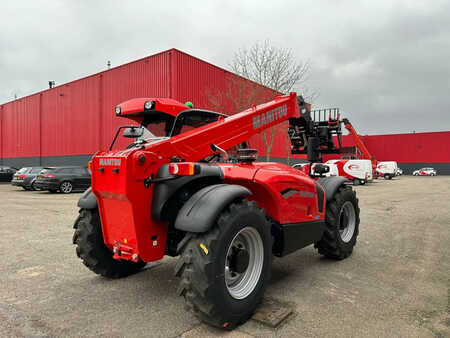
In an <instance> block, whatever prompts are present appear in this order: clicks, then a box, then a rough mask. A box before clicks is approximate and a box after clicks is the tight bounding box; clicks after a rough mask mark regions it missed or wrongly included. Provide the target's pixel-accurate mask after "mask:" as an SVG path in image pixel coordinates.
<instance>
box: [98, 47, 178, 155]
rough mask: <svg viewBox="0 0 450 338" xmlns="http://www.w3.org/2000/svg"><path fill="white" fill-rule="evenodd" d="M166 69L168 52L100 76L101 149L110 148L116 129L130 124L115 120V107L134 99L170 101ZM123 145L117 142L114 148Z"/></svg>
mask: <svg viewBox="0 0 450 338" xmlns="http://www.w3.org/2000/svg"><path fill="white" fill-rule="evenodd" d="M169 67H170V52H167V53H161V54H157V55H154V56H151V57H148V58H145V59H142V60H139V61H136V62H134V63H131V64H128V65H126V67H119V68H115V69H112V70H110V71H108V72H105V73H103V80H102V81H103V83H102V99H103V102H102V110H101V111H102V115H101V121H102V138H101V139H102V144H101V148H105V147H107V146H109V144H110V143H111V140H112V138H113V136H114V134H115V132H116V130H117V128H118V127H119V126H121V125H124V124H133V122H132V121H131V120H129V119H123V118H117V117H116V116H115V114H114V108H115V106H116V105H117V104H119V103H120V102H123V101H125V100H129V99H131V98H136V97H170V88H169V85H170V81H169V74H170V72H169ZM126 143H127V142H126V140H123V139H122V140H119V141H118V143H117V147H123V146H124V145H125V144H126ZM128 143H129V142H128Z"/></svg>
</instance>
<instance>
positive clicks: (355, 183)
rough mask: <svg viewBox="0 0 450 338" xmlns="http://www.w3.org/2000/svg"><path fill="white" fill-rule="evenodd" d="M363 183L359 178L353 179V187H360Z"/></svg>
mask: <svg viewBox="0 0 450 338" xmlns="http://www.w3.org/2000/svg"><path fill="white" fill-rule="evenodd" d="M360 184H361V181H360V180H359V178H354V179H353V185H360Z"/></svg>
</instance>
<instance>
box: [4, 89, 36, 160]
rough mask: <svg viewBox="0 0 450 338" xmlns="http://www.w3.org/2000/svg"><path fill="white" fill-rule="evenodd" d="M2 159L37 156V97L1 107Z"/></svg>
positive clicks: (30, 97)
mask: <svg viewBox="0 0 450 338" xmlns="http://www.w3.org/2000/svg"><path fill="white" fill-rule="evenodd" d="M1 114H2V117H1V121H2V127H1V129H2V133H1V147H2V151H1V153H2V156H3V157H5V158H6V157H28V156H36V155H38V154H39V95H33V96H29V97H27V98H26V99H19V100H16V101H13V102H10V103H9V104H5V105H3V108H2V110H1Z"/></svg>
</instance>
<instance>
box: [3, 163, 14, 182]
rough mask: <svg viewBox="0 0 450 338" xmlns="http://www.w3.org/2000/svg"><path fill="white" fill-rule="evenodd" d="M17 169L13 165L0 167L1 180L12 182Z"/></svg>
mask: <svg viewBox="0 0 450 338" xmlns="http://www.w3.org/2000/svg"><path fill="white" fill-rule="evenodd" d="M16 171H17V169H16V168H13V167H5V166H2V167H0V182H11V180H12V178H13V175H14V173H15V172H16Z"/></svg>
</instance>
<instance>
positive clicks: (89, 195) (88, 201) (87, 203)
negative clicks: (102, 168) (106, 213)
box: [77, 187, 97, 209]
mask: <svg viewBox="0 0 450 338" xmlns="http://www.w3.org/2000/svg"><path fill="white" fill-rule="evenodd" d="M77 205H78V207H79V208H80V209H95V208H97V198H96V197H95V195H94V193H93V192H92V189H91V188H90V187H89V188H88V189H87V190H86V191H85V192H84V193H83V195H81V197H80V199H79V200H78V204H77Z"/></svg>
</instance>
